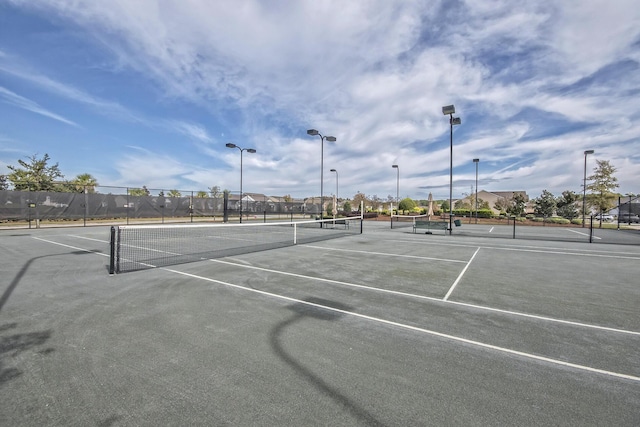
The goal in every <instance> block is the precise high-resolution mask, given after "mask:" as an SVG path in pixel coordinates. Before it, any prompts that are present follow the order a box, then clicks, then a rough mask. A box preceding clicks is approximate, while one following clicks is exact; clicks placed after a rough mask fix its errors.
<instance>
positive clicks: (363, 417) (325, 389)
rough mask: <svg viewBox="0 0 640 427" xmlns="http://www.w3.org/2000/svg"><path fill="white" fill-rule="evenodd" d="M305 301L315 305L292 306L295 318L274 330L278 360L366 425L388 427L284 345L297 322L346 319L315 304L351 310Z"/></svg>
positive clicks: (317, 300) (272, 338)
mask: <svg viewBox="0 0 640 427" xmlns="http://www.w3.org/2000/svg"><path fill="white" fill-rule="evenodd" d="M304 301H306V302H309V303H310V304H314V305H307V304H304V303H296V304H293V305H291V306H289V308H290V309H291V310H293V311H294V314H293V316H291V317H290V318H288V319H285V320H283V321H282V322H280V323H278V324H277V325H276V326H275V327H274V328H273V329H272V331H271V334H270V343H271V347H272V348H273V350H274V352H275V353H276V355H277V356H278V357H280V358H281V359H282V360H284V361H285V362H286V363H287V364H288V365H289V366H291V367H292V368H293V370H294V371H295V372H296V373H297V374H298V375H300V376H301V377H302V378H304V379H305V380H306V381H307V382H309V383H311V385H313V386H314V387H315V388H317V389H318V390H319V391H321V392H322V393H323V394H325V395H326V396H328V397H330V398H331V399H333V400H334V401H335V402H337V403H338V404H339V405H340V406H342V407H343V408H345V409H346V410H347V411H348V412H349V413H351V414H352V415H353V416H355V417H356V418H358V419H359V420H360V421H362V422H363V423H364V424H365V425H367V426H384V423H382V422H381V421H379V420H378V419H376V418H375V417H374V416H373V415H372V414H371V413H369V412H367V411H366V410H365V409H364V408H362V407H361V406H360V405H358V404H356V403H354V402H353V401H352V400H351V399H350V398H349V397H348V396H346V395H345V394H344V393H342V392H340V391H339V390H338V389H337V388H335V387H333V386H331V385H330V384H329V383H327V382H326V381H325V380H323V379H322V378H320V377H319V376H317V375H315V374H314V373H313V372H312V371H311V370H310V369H308V368H306V367H305V366H304V365H302V364H301V363H300V362H298V361H297V360H296V359H295V358H294V357H293V356H292V355H291V354H289V353H288V352H287V351H286V350H285V348H284V346H283V344H282V342H281V337H282V334H283V332H284V331H285V330H286V329H287V328H288V327H290V326H292V325H294V324H295V323H296V322H299V321H300V320H302V319H304V318H308V317H311V318H314V319H320V320H327V321H335V320H338V319H339V318H340V317H342V316H343V314H342V313H339V312H336V311H333V310H329V309H324V308H322V307H318V306H316V305H315V304H318V305H320V306H326V307H331V308H337V309H340V310H349V309H350V307H348V306H346V305H344V304H340V303H337V302H335V301H329V300H324V299H321V298H306V299H305V300H304Z"/></svg>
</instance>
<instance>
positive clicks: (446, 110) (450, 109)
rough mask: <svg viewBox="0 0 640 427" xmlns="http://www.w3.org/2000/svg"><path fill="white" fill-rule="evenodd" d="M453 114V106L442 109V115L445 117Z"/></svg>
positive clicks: (454, 111) (454, 108)
mask: <svg viewBox="0 0 640 427" xmlns="http://www.w3.org/2000/svg"><path fill="white" fill-rule="evenodd" d="M455 113H456V107H454V106H453V105H446V106H444V107H442V114H444V115H445V116H447V115H451V114H455Z"/></svg>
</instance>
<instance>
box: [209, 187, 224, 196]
mask: <svg viewBox="0 0 640 427" xmlns="http://www.w3.org/2000/svg"><path fill="white" fill-rule="evenodd" d="M209 194H211V197H213V198H214V199H217V198H218V197H221V196H222V193H221V192H220V187H218V186H217V185H214V186H213V187H209Z"/></svg>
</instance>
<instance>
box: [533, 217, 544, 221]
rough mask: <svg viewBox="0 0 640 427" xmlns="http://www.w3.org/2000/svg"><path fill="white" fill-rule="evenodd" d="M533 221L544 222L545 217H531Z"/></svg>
mask: <svg viewBox="0 0 640 427" xmlns="http://www.w3.org/2000/svg"><path fill="white" fill-rule="evenodd" d="M531 221H533V222H544V218H542V217H541V216H537V217H534V218H531Z"/></svg>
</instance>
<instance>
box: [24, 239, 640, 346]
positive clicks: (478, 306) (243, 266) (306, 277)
mask: <svg viewBox="0 0 640 427" xmlns="http://www.w3.org/2000/svg"><path fill="white" fill-rule="evenodd" d="M69 236H71V237H79V238H83V239H88V240H96V241H98V242H106V241H105V240H97V239H91V238H88V237H82V236H73V235H69ZM34 239H38V240H41V241H43V242H47V243H52V244H54V245H59V246H64V247H67V248H71V249H76V250H81V251H85V252H90V253H94V254H96V255H101V256H109V255H106V254H103V253H100V252H94V251H90V250H87V249H83V248H77V247H75V246H69V245H65V244H62V243H58V242H53V241H50V240H45V239H42V238H39V237H34ZM315 248H317V249H324V250H328V251H333V250H335V249H333V248H325V247H322V246H316V247H315ZM478 249H480V248H478ZM360 252H364V251H360ZM477 252H478V251H476V253H477ZM364 253H366V252H364ZM474 256H475V254H474ZM209 261H212V262H217V263H220V264H229V265H234V266H237V267H242V268H248V269H253V270H259V271H265V272H269V273H274V274H281V275H285V276H292V277H298V278H301V279H308V280H315V281H319V282H325V283H334V284H337V285H344V286H349V287H354V288H359V289H366V290H370V291H375V292H382V293H388V294H393V295H400V296H405V297H409V298H417V299H425V300H429V301H434V302H440V303H442V302H444V303H446V304H454V305H461V306H464V307H470V308H475V309H478V310H485V311H492V312H496V313H503V314H508V315H512V316H520V317H526V318H530V319H536V320H543V321H547V322H555V323H562V324H565V325H572V326H578V327H582V328H589V329H598V330H603V331H609V332H616V333H622V334H629V335H640V332H636V331H629V330H625V329H617V328H611V327H608V326H599V325H592V324H589V323H580V322H574V321H571V320H563V319H557V318H554V317H546V316H540V315H536V314H529V313H522V312H518V311H511V310H503V309H500V308H493V307H487V306H482V305H476V304H469V303H465V302H460V301H449V300H442V299H440V298H434V297H429V296H425V295H418V294H411V293H408V292H401V291H393V290H390V289H384V288H377V287H375V286H367V285H359V284H356V283H349V282H342V281H339V280H332V279H325V278H322V277H313V276H305V275H303V274H297V273H289V272H286V271H280V270H273V269H269V268H263V267H256V266H252V265H246V264H238V263H237V262H229V261H222V260H220V259H209ZM148 266H150V267H155V266H153V265H148Z"/></svg>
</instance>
